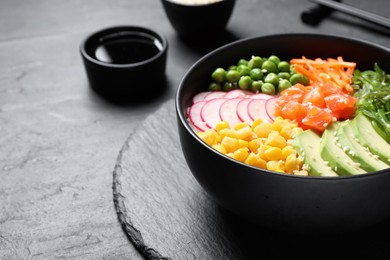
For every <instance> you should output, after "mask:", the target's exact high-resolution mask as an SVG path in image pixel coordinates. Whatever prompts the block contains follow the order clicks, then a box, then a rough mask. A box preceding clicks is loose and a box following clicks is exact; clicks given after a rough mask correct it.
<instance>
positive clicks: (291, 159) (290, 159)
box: [285, 154, 300, 173]
mask: <svg viewBox="0 0 390 260" xmlns="http://www.w3.org/2000/svg"><path fill="white" fill-rule="evenodd" d="M299 168H300V165H299V161H298V159H297V157H296V156H295V155H294V154H290V155H289V156H287V158H286V162H285V171H286V172H288V173H293V172H294V171H297V170H299Z"/></svg>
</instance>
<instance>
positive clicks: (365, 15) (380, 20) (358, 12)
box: [310, 0, 390, 28]
mask: <svg viewBox="0 0 390 260" xmlns="http://www.w3.org/2000/svg"><path fill="white" fill-rule="evenodd" d="M310 1H311V2H313V3H316V4H319V5H322V6H326V7H329V8H332V9H334V10H337V11H340V12H343V13H346V14H349V15H352V16H356V17H359V18H361V19H364V20H366V21H369V22H373V23H376V24H378V25H381V26H385V27H387V28H390V19H388V18H386V17H383V16H380V15H377V14H373V13H371V12H368V11H364V10H362V9H358V8H356V7H353V6H350V5H346V4H343V3H340V2H335V1H327V0H310Z"/></svg>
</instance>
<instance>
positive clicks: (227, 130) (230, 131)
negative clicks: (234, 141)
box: [218, 128, 238, 139]
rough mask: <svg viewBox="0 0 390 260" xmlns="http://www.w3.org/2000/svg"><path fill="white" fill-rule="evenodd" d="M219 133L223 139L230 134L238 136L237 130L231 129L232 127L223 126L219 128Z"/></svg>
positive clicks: (234, 136) (232, 136) (233, 136)
mask: <svg viewBox="0 0 390 260" xmlns="http://www.w3.org/2000/svg"><path fill="white" fill-rule="evenodd" d="M218 133H219V135H220V136H221V138H222V139H223V138H224V137H225V136H229V137H231V138H238V135H237V131H235V130H233V129H230V128H223V129H221V130H219V132H218Z"/></svg>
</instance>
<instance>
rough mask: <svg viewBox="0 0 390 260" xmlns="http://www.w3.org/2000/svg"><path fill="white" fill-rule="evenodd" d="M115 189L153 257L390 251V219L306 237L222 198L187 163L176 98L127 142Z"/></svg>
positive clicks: (127, 227)
mask: <svg viewBox="0 0 390 260" xmlns="http://www.w3.org/2000/svg"><path fill="white" fill-rule="evenodd" d="M113 193H114V204H115V207H116V210H117V214H118V219H119V221H120V222H121V224H122V226H123V230H124V231H125V232H126V233H127V235H128V237H129V239H130V241H131V242H132V243H133V244H134V246H135V247H136V248H137V249H138V250H139V251H140V252H141V253H142V255H143V256H144V257H145V258H146V259H261V258H263V257H267V256H272V257H274V258H275V257H276V259H278V258H281V257H290V258H291V257H295V256H296V257H299V258H300V259H309V258H310V259H311V258H315V259H318V258H320V259H328V258H329V259H331V258H332V259H334V257H337V258H339V257H349V258H350V257H354V256H360V257H362V256H366V257H370V259H373V258H375V257H381V258H382V259H383V257H385V256H389V255H390V254H389V252H388V251H389V249H388V244H389V242H390V238H389V237H388V236H386V234H388V233H389V231H390V223H384V224H382V225H379V226H377V227H373V228H371V229H369V230H364V231H361V232H357V233H354V234H343V235H341V234H340V235H334V236H327V237H303V236H297V235H294V234H282V233H275V232H272V231H271V230H268V229H266V228H265V227H259V226H255V225H253V224H251V223H248V222H245V221H244V220H242V219H239V218H238V217H236V216H234V215H233V214H231V213H230V212H227V211H226V210H224V209H223V208H221V207H219V206H218V205H216V204H215V203H214V202H213V201H212V200H211V198H210V197H209V196H208V195H207V194H206V193H205V192H204V191H203V190H202V188H201V187H200V186H199V184H198V183H197V182H196V180H195V179H194V177H193V176H192V175H191V172H190V170H189V169H188V167H187V165H186V162H185V159H184V156H183V155H182V151H181V148H180V143H179V137H178V132H177V129H176V115H175V111H174V102H173V100H170V101H168V102H166V103H165V104H164V105H162V106H161V108H160V109H159V110H157V111H156V112H155V113H154V114H152V115H150V116H149V117H148V118H146V119H145V121H144V122H143V123H142V124H141V125H140V126H139V127H138V128H137V130H136V131H135V132H134V133H133V134H131V135H130V136H129V138H128V139H127V141H126V142H125V144H124V146H123V148H122V150H121V152H120V154H119V156H118V160H117V164H116V166H115V169H114V176H113Z"/></svg>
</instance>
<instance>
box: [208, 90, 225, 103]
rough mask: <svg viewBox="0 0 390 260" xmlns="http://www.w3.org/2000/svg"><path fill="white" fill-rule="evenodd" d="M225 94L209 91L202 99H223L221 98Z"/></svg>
mask: <svg viewBox="0 0 390 260" xmlns="http://www.w3.org/2000/svg"><path fill="white" fill-rule="evenodd" d="M225 94H226V92H224V91H210V92H209V94H208V95H206V96H205V97H204V100H205V101H207V100H212V99H215V98H223V96H224V95H225Z"/></svg>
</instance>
